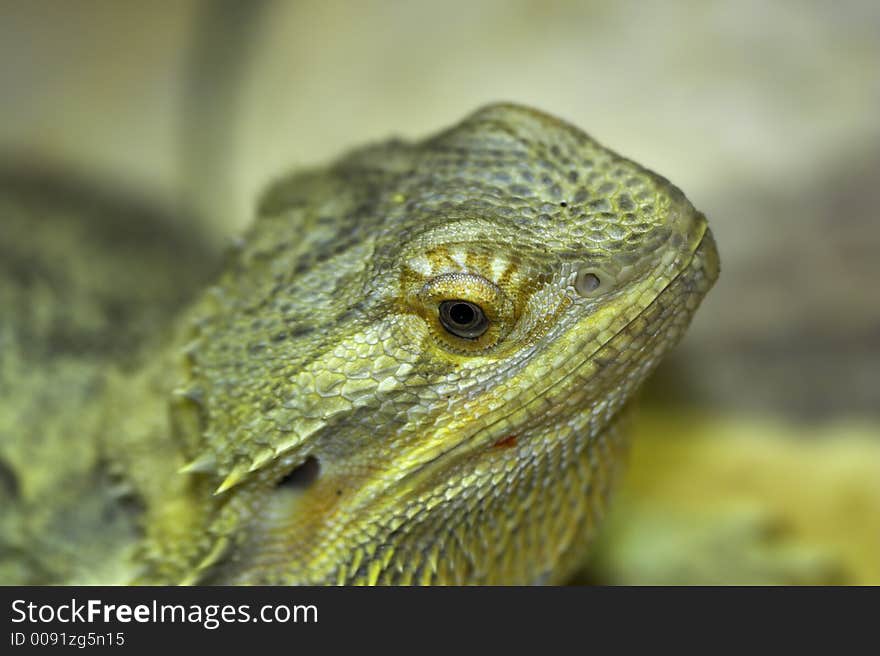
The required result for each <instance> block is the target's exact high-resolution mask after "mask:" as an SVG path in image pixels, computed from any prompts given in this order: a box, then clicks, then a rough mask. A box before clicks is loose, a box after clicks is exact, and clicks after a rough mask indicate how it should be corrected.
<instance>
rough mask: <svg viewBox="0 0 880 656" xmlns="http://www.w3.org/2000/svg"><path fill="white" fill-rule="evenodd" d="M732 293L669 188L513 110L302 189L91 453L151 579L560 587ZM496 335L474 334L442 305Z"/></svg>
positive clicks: (120, 406)
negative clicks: (696, 343)
mask: <svg viewBox="0 0 880 656" xmlns="http://www.w3.org/2000/svg"><path fill="white" fill-rule="evenodd" d="M717 273H718V259H717V253H716V251H715V246H714V242H713V240H712V236H711V233H710V232H709V231H708V228H707V225H706V221H705V219H704V218H703V216H702V215H701V214H700V213H698V212H697V211H695V210H694V208H693V207H692V206H691V205H690V203H689V202H688V201H687V200H686V199H685V197H684V196H683V194H682V193H681V192H680V191H679V190H678V189H676V188H675V187H674V186H672V185H671V184H670V183H669V182H668V181H666V180H665V179H663V178H661V177H659V176H657V175H655V174H654V173H651V172H650V171H647V170H645V169H644V168H642V167H640V166H638V165H637V164H635V163H633V162H631V161H629V160H626V159H623V158H621V157H620V156H618V155H616V154H615V153H613V152H611V151H609V150H607V149H605V148H603V147H602V146H600V145H598V144H597V143H596V142H594V141H593V140H591V139H590V138H589V137H587V136H586V135H585V134H583V133H582V132H580V131H579V130H577V129H575V128H573V127H571V126H569V125H567V124H565V123H563V122H561V121H559V120H557V119H555V118H552V117H550V116H547V115H545V114H541V113H539V112H536V111H533V110H530V109H526V108H522V107H517V106H513V105H495V106H490V107H487V108H484V109H482V110H480V111H479V112H477V113H475V114H473V115H472V116H470V117H469V118H467V119H466V120H465V121H464V122H463V123H461V124H460V125H458V126H456V127H454V128H452V129H450V130H448V131H446V132H443V133H441V134H439V135H437V136H435V137H432V138H430V139H428V140H425V141H422V142H418V143H413V144H405V143H400V142H392V143H387V144H383V145H379V146H374V147H369V148H365V149H363V150H360V151H357V152H355V153H353V154H351V155H349V156H348V157H346V158H344V159H343V160H341V161H340V162H338V163H336V164H335V165H333V166H331V167H329V168H328V169H325V170H320V171H316V172H312V173H305V174H300V175H297V176H294V177H292V178H290V179H289V180H285V181H282V182H280V183H278V184H276V185H275V186H274V188H272V189H271V190H270V191H269V193H268V194H267V195H266V197H265V199H264V201H263V203H262V205H261V211H260V216H259V218H258V219H257V221H256V222H255V224H254V225H253V227H252V228H251V230H250V231H249V232H248V234H247V235H246V236H245V237H244V238H243V240H242V241H241V244H240V245H239V249H238V252H237V253H236V254H235V256H234V258H233V259H232V261H231V262H230V264H229V265H228V267H227V269H226V271H225V272H224V273H223V274H222V276H221V277H220V278H219V280H218V281H217V283H216V284H215V285H214V286H213V287H211V288H210V289H209V290H207V292H206V293H205V294H204V295H203V297H202V298H201V300H199V301H198V302H197V303H196V304H195V305H194V306H193V307H191V308H190V310H189V311H187V312H186V313H185V316H184V317H183V318H182V319H181V320H180V321H179V323H178V327H177V328H176V330H175V335H174V337H173V338H172V340H171V342H172V343H171V344H170V345H169V346H167V347H166V348H164V350H162V351H161V352H157V354H156V355H155V357H152V358H150V360H151V362H150V363H149V364H148V365H147V366H145V367H144V368H143V369H142V370H141V372H140V373H138V374H136V375H131V374H125V375H123V374H116V375H115V378H113V379H112V380H111V382H110V384H108V389H110V390H111V391H110V392H108V397H107V398H105V400H104V407H105V408H106V412H105V413H104V416H103V417H102V419H101V421H100V422H99V423H100V427H99V428H98V429H97V430H96V431H95V433H96V435H97V440H98V443H99V444H100V445H101V448H102V452H104V453H106V454H108V457H109V459H110V460H112V467H111V469H112V471H113V473H114V474H115V475H116V476H119V477H121V478H122V479H123V480H124V481H125V483H126V484H127V485H129V486H130V488H131V493H130V494H131V495H133V497H134V498H136V499H137V501H138V504H139V507H141V508H142V509H143V510H142V514H141V516H140V526H141V527H142V531H143V537H142V539H141V543H140V547H139V549H138V552H137V554H136V555H135V556H134V560H135V563H136V564H137V567H138V571H137V574H136V576H135V577H134V580H137V581H140V582H147V583H169V582H170V583H234V584H240V583H269V584H334V583H366V584H377V583H380V584H381V583H392V584H408V583H425V584H446V583H477V584H524V583H558V582H563V581H565V580H567V579H568V578H569V577H570V576H571V575H572V574H573V573H574V572H575V571H576V570H577V568H578V567H579V566H580V565H581V564H582V562H583V559H584V557H585V556H586V554H587V553H588V547H589V543H590V541H591V539H592V537H593V534H594V532H595V527H596V523H597V520H598V519H599V517H600V515H601V512H602V508H603V505H604V503H605V501H606V498H607V496H608V491H609V489H610V487H611V486H612V484H613V481H614V479H615V470H616V465H617V461H618V459H619V458H618V456H619V454H620V452H621V450H622V449H623V448H624V439H623V432H624V431H623V430H622V429H621V423H622V421H623V416H624V411H625V408H626V406H627V403H628V401H629V400H630V399H631V397H632V395H633V393H634V392H635V391H636V389H637V388H638V386H639V384H640V383H641V382H642V381H643V380H644V378H645V377H646V376H647V375H648V374H649V373H650V372H651V371H652V370H653V368H654V367H655V366H656V365H657V363H658V362H659V360H660V359H661V357H662V356H663V355H664V354H665V353H666V352H667V351H668V350H669V349H670V348H671V347H672V346H673V345H674V344H675V343H676V342H677V341H678V340H679V338H680V337H681V335H682V334H683V332H684V330H685V328H686V327H687V324H688V322H689V321H690V319H691V316H692V314H693V312H694V311H695V309H696V307H697V305H698V304H699V302H700V300H701V299H702V297H703V295H704V294H705V293H706V291H707V290H708V289H709V288H710V287H711V285H712V283H713V282H714V280H715V278H716V276H717ZM454 300H463V301H468V302H470V303H472V304H473V305H474V306H478V307H479V308H481V309H482V311H483V312H484V314H485V316H486V318H487V321H488V325H487V328H486V330H485V332H484V333H483V334H481V335H480V336H478V337H476V338H466V337H460V336H456V335H454V334H452V333H451V332H450V331H449V330H447V329H446V328H445V327H444V325H443V323H442V322H441V319H440V309H439V308H440V306H441V304H442V303H444V302H445V301H454Z"/></svg>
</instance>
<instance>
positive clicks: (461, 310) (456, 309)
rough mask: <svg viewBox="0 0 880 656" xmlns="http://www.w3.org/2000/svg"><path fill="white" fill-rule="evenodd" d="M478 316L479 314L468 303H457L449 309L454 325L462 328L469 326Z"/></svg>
mask: <svg viewBox="0 0 880 656" xmlns="http://www.w3.org/2000/svg"><path fill="white" fill-rule="evenodd" d="M476 316H477V313H476V312H474V309H473V308H472V307H471V306H470V305H468V304H467V303H455V304H453V306H452V307H451V308H449V318H450V319H452V321H453V323H457V324H458V325H460V326H467V325H469V324H470V323H472V322H473V320H474V319H475V318H476Z"/></svg>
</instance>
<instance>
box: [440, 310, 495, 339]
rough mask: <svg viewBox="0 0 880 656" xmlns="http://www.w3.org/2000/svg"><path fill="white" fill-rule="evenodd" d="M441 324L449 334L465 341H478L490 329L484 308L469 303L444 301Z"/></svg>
mask: <svg viewBox="0 0 880 656" xmlns="http://www.w3.org/2000/svg"><path fill="white" fill-rule="evenodd" d="M440 323H441V324H443V327H444V328H445V329H446V330H447V331H448V332H450V333H452V334H453V335H455V336H456V337H463V338H464V339H476V338H478V337H479V336H480V335H482V334H483V333H485V332H486V330H488V328H489V320H488V319H486V315H485V314H484V313H483V310H482V308H480V306H479V305H475V304H474V303H471V302H469V301H443V302H442V303H441V304H440Z"/></svg>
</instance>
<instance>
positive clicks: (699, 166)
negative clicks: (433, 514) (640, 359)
mask: <svg viewBox="0 0 880 656" xmlns="http://www.w3.org/2000/svg"><path fill="white" fill-rule="evenodd" d="M0 90H2V91H0V93H2V98H3V102H2V104H0V166H2V168H3V170H10V169H15V168H18V167H23V168H31V169H35V168H38V169H41V170H51V171H53V175H55V176H67V175H69V176H71V177H72V178H73V177H75V178H76V179H78V180H87V181H90V183H94V184H98V185H101V186H103V187H106V188H112V189H113V190H114V193H117V194H122V195H125V194H128V193H130V194H132V195H133V196H135V195H136V196H137V197H139V198H141V199H144V198H146V199H149V202H150V203H153V204H155V205H156V206H161V207H162V208H164V209H163V211H165V212H167V213H169V214H171V215H176V216H180V217H189V218H186V219H184V218H181V220H187V221H192V222H194V223H196V224H198V226H199V228H200V229H201V230H202V231H203V234H204V239H205V240H207V241H212V242H215V243H217V244H222V243H224V242H226V241H228V240H230V239H231V238H232V236H233V235H235V234H236V232H238V231H239V230H241V229H242V228H243V227H244V226H245V225H247V223H248V222H249V221H250V220H251V218H252V208H253V206H254V204H255V202H256V199H257V197H258V195H259V192H260V190H261V189H262V188H263V187H265V186H266V185H267V183H268V182H270V181H271V180H273V179H274V178H277V177H279V176H280V175H282V174H284V173H285V172H288V171H290V170H292V169H296V168H300V167H303V166H310V165H317V164H321V163H324V162H327V161H328V160H330V159H332V158H334V157H337V156H339V155H341V154H343V153H344V152H345V151H346V150H347V149H350V148H352V147H354V146H358V145H362V144H363V143H364V142H369V141H375V140H381V139H385V138H388V137H390V136H403V137H411V138H416V137H421V136H424V135H426V134H428V133H431V132H433V131H436V130H438V129H440V128H442V127H445V126H447V125H449V124H451V123H453V122H455V121H457V120H459V119H460V118H462V117H463V116H464V115H465V114H467V113H469V112H471V111H472V110H474V109H475V108H477V107H478V106H479V105H481V104H484V103H487V102H492V101H497V100H511V101H517V102H521V103H525V104H529V105H533V106H535V107H537V108H540V109H542V110H545V111H547V112H550V113H553V114H556V115H558V116H560V117H562V118H564V119H567V120H568V121H570V122H572V123H574V124H575V125H577V126H579V127H581V128H583V129H584V130H585V131H587V132H588V133H590V134H591V135H592V136H593V137H595V138H596V139H598V140H599V141H600V142H602V143H603V144H605V145H607V146H609V147H611V148H613V149H614V150H617V151H618V152H620V153H622V154H624V155H626V156H628V157H630V158H632V159H634V160H636V161H638V162H639V163H641V164H643V165H645V166H647V167H649V168H651V169H654V170H656V171H657V172H659V173H661V174H662V175H664V176H666V177H668V178H669V179H670V180H672V181H673V182H674V183H675V184H676V185H678V186H679V187H681V188H682V189H683V190H684V191H685V193H686V194H687V196H688V197H689V198H690V199H691V201H692V202H693V203H694V205H696V206H697V207H698V208H700V209H701V210H703V211H704V212H705V213H706V215H707V216H708V217H709V219H710V223H711V225H712V229H713V231H714V233H715V236H716V240H717V242H718V245H719V249H720V252H721V261H722V274H721V278H720V280H719V282H718V284H717V285H716V287H715V289H714V290H713V291H712V292H711V293H710V294H709V296H708V298H707V299H706V301H705V302H704V305H703V307H702V309H701V310H700V311H699V312H698V314H697V317H696V320H695V321H694V324H693V327H692V329H691V331H690V332H689V334H688V335H687V337H686V339H685V341H684V342H683V343H682V345H681V346H680V347H679V349H678V350H677V351H676V352H675V353H674V354H673V356H672V357H670V359H669V361H668V362H666V363H664V365H663V367H662V368H661V370H660V371H658V374H657V376H656V377H655V379H654V380H653V382H652V383H651V384H650V385H649V386H648V389H647V390H646V392H645V399H644V401H645V403H644V404H643V405H644V407H643V410H642V412H641V413H640V415H639V418H638V420H637V425H636V429H637V433H638V437H637V439H636V441H635V442H634V446H633V450H632V454H631V462H630V467H629V469H628V472H627V474H626V482H625V485H624V487H623V489H622V490H621V492H620V494H619V495H618V499H617V501H616V503H615V504H614V506H613V510H612V512H611V516H610V517H609V519H608V522H607V523H606V530H605V531H604V534H603V536H602V539H601V542H600V547H599V549H598V551H597V555H596V557H595V559H594V564H593V568H592V570H591V572H590V574H589V575H588V577H587V579H588V580H590V581H594V582H604V583H700V582H708V583H714V582H721V583H726V582H731V583H740V582H742V583H776V582H779V583H802V582H803V583H834V582H848V583H868V582H871V583H875V584H877V583H880V291H878V283H880V216H878V212H880V210H878V208H880V121H878V118H877V117H878V111H880V3H877V2H874V1H872V0H851V1H849V2H838V3H829V2H819V1H818V0H816V1H810V0H789V1H785V0H776V1H773V2H758V1H749V0H746V1H740V2H709V1H681V2H675V1H670V2H650V1H644V0H643V1H635V0H625V1H619V2H613V3H607V2H590V1H584V2H574V1H571V2H551V1H537V0H506V1H504V0H478V1H470V2H467V1H463V0H454V1H447V2H442V3H436V2H435V3H432V2H417V1H411V2H402V1H401V2H390V1H389V2H376V1H364V2H354V1H351V2H339V1H324V2H317V1H315V2H311V1H307V2H293V1H290V2H283V1H276V2H271V1H268V0H264V1H260V2H256V1H255V2H251V3H239V2H228V1H225V0H220V1H218V2H204V1H198V2H197V1H195V0H174V1H164V2H162V1H160V2H152V3H134V2H116V1H113V0H72V1H68V2H64V3H60V2H50V1H47V0H36V1H33V0H32V1H28V2H25V1H24V0H18V1H16V0H3V1H2V2H0ZM119 220H120V221H124V220H125V214H124V213H120V214H119ZM0 228H2V226H0ZM0 240H2V235H0Z"/></svg>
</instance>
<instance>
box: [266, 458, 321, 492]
mask: <svg viewBox="0 0 880 656" xmlns="http://www.w3.org/2000/svg"><path fill="white" fill-rule="evenodd" d="M320 475H321V463H320V462H319V461H318V459H317V458H316V457H315V456H309V457H308V458H306V459H305V460H304V461H303V462H302V464H300V465H299V466H297V467H294V468H293V469H292V470H291V471H290V472H289V473H288V474H287V475H286V476H284V478H282V479H281V480H279V481H278V482H277V483H276V484H275V489H279V490H280V489H285V490H304V489H306V488H307V487H309V486H310V485H311V484H312V483H314V482H315V481H316V480H317V479H318V476H320Z"/></svg>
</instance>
